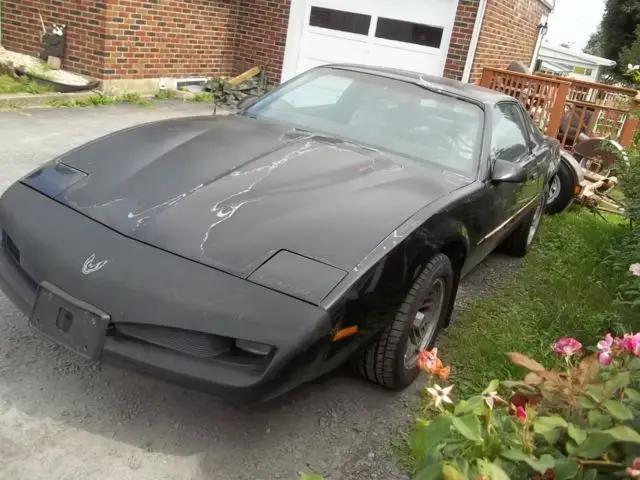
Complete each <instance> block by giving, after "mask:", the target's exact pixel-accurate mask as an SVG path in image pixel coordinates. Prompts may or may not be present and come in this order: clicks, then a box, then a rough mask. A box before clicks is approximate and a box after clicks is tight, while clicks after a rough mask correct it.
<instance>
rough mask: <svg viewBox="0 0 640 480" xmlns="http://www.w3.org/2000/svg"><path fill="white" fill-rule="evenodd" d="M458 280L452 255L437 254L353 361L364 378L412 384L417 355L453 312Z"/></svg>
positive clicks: (388, 383) (430, 343) (390, 385)
mask: <svg viewBox="0 0 640 480" xmlns="http://www.w3.org/2000/svg"><path fill="white" fill-rule="evenodd" d="M454 290H455V282H454V273H453V267H452V265H451V261H450V260H449V257H447V256H446V255H444V254H441V253H439V254H436V255H435V256H434V257H433V258H432V259H431V260H430V261H429V263H428V264H427V265H426V266H425V267H424V269H423V270H422V272H421V273H420V275H418V278H417V279H416V281H415V282H414V284H413V286H412V287H411V289H410V290H409V292H408V293H407V296H406V297H405V299H404V301H403V302H402V304H401V305H400V307H399V308H398V310H397V312H396V314H395V317H394V319H393V321H392V322H391V323H390V324H389V325H388V326H387V328H385V330H384V331H383V332H382V335H381V336H380V338H379V339H378V340H377V341H376V342H375V343H373V344H372V345H370V346H368V347H367V348H366V349H365V350H364V351H362V352H360V353H358V354H357V355H356V356H355V357H354V359H353V361H352V364H353V366H354V367H355V369H356V371H357V372H358V373H359V374H360V375H362V376H363V377H365V378H367V379H368V380H371V381H372V382H375V383H378V384H380V385H382V386H384V387H386V388H390V389H401V388H405V387H407V386H409V385H410V384H411V383H413V381H414V380H415V379H416V377H417V376H418V374H419V369H418V366H417V361H418V354H419V352H420V351H421V350H425V349H428V348H431V347H432V346H433V344H434V343H435V340H436V337H437V335H438V332H439V331H440V329H441V328H442V326H443V325H444V324H445V322H446V320H447V316H448V315H449V314H450V311H449V305H450V301H451V296H452V295H454Z"/></svg>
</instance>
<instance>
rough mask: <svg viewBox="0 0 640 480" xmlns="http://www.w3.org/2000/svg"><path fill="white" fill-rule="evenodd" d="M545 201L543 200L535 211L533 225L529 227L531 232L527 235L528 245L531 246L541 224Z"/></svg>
mask: <svg viewBox="0 0 640 480" xmlns="http://www.w3.org/2000/svg"><path fill="white" fill-rule="evenodd" d="M545 203H546V202H545V201H544V200H543V201H541V202H540V203H539V204H538V207H537V208H536V211H535V212H534V213H533V219H532V220H531V226H530V227H529V234H528V235H527V246H531V243H532V242H533V238H534V237H535V236H536V232H537V231H538V227H539V226H540V219H541V218H542V211H543V210H544V205H545Z"/></svg>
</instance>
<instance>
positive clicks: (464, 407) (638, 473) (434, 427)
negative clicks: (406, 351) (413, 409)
mask: <svg viewBox="0 0 640 480" xmlns="http://www.w3.org/2000/svg"><path fill="white" fill-rule="evenodd" d="M551 348H552V349H553V351H554V352H555V353H556V354H557V355H558V357H560V361H559V362H558V363H559V364H558V367H557V368H552V369H547V368H545V367H544V366H543V365H541V364H540V363H538V362H537V361H535V360H533V359H531V358H528V357H527V356H525V355H522V354H520V353H517V352H511V353H508V354H507V355H508V357H509V358H510V360H511V361H512V362H513V363H515V364H517V365H519V366H521V367H523V368H524V369H525V370H527V373H526V375H525V376H524V378H523V379H522V380H520V381H502V382H501V381H499V380H493V381H492V382H491V383H490V384H489V385H488V386H487V388H486V389H484V391H482V392H479V393H478V394H477V395H474V396H471V397H470V398H466V399H462V400H459V401H458V402H454V401H453V399H452V396H453V392H454V385H443V380H442V377H440V376H439V373H440V372H441V371H443V370H445V371H446V373H447V374H446V375H445V377H446V378H448V376H449V369H448V367H447V366H445V365H443V363H442V361H440V359H439V358H438V352H437V350H435V349H434V350H432V351H430V352H423V353H424V355H421V359H420V360H419V361H418V365H419V366H420V368H421V369H423V370H424V371H425V373H426V374H427V375H428V376H429V385H428V387H427V388H426V394H428V395H429V398H430V400H429V402H428V403H427V407H426V408H425V412H424V413H425V415H423V416H422V417H421V418H419V419H418V421H417V425H416V427H415V429H414V431H413V434H412V437H411V441H410V443H411V449H412V454H413V456H414V458H415V460H416V462H417V469H416V472H415V476H414V480H430V479H440V478H442V479H445V480H462V479H473V480H475V479H482V480H484V479H499V480H503V479H508V478H522V479H525V478H536V479H541V478H547V479H559V480H562V479H573V478H585V479H586V478H588V479H595V478H598V477H602V478H605V477H611V478H614V477H615V478H620V477H625V476H626V477H632V478H640V433H638V429H639V427H640V420H639V417H638V409H640V392H638V391H637V390H636V389H634V387H636V386H637V384H638V382H639V381H640V333H636V334H626V335H623V336H622V337H615V336H614V335H612V334H607V335H606V336H605V337H604V338H603V339H601V340H600V341H599V342H598V343H597V345H596V346H594V347H590V348H588V349H584V348H583V346H582V345H581V344H580V342H578V341H577V340H575V339H573V338H571V337H565V338H561V339H560V340H558V341H557V342H556V343H555V344H554V345H553V346H552V347H551ZM501 392H502V393H503V395H501V394H500V393H501Z"/></svg>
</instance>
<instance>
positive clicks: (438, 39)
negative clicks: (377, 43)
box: [376, 17, 444, 48]
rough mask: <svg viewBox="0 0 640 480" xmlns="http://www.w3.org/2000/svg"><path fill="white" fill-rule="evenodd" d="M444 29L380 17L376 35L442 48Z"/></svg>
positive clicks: (387, 38)
mask: <svg viewBox="0 0 640 480" xmlns="http://www.w3.org/2000/svg"><path fill="white" fill-rule="evenodd" d="M443 33H444V29H443V28H440V27H432V26H430V25H423V24H420V23H412V22H405V21H403V20H395V19H393V18H382V17H380V18H378V25H377V26H376V37H377V38H384V39H386V40H395V41H397V42H404V43H414V44H416V45H422V46H424V47H432V48H440V44H441V43H442V34H443Z"/></svg>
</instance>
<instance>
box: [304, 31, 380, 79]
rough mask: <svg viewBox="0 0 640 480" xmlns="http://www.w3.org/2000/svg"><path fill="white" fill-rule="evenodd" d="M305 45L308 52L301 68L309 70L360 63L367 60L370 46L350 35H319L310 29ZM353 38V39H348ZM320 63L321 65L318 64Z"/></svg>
mask: <svg viewBox="0 0 640 480" xmlns="http://www.w3.org/2000/svg"><path fill="white" fill-rule="evenodd" d="M305 37H306V38H305V39H304V41H305V43H304V45H303V48H304V51H305V52H306V53H305V55H303V56H302V57H301V59H300V64H301V65H300V67H301V68H302V67H304V68H305V69H309V68H312V67H309V66H308V65H313V66H314V67H316V66H318V65H323V64H326V63H358V62H362V61H363V60H365V59H366V57H367V54H368V49H369V45H368V43H367V42H366V41H365V40H364V38H366V37H363V39H357V38H353V36H349V35H340V34H339V33H338V32H336V33H332V34H323V33H317V32H316V31H315V30H312V29H309V30H308V31H307V34H306V36H305ZM348 37H351V38H348ZM318 62H320V63H318Z"/></svg>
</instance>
